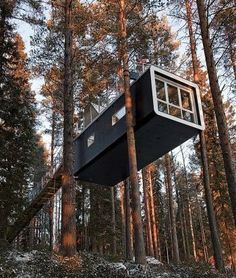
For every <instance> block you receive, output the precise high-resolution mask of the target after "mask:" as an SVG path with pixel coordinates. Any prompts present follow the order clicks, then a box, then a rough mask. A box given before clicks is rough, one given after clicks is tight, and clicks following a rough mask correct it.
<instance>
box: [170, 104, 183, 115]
mask: <svg viewBox="0 0 236 278" xmlns="http://www.w3.org/2000/svg"><path fill="white" fill-rule="evenodd" d="M169 113H170V115H171V116H175V117H178V118H181V111H180V109H179V108H177V107H174V106H171V105H169Z"/></svg>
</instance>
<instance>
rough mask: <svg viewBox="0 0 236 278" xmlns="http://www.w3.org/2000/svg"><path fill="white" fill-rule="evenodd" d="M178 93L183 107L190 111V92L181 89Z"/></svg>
mask: <svg viewBox="0 0 236 278" xmlns="http://www.w3.org/2000/svg"><path fill="white" fill-rule="evenodd" d="M180 93H181V100H182V106H183V108H185V109H188V110H191V111H192V105H191V98H190V93H189V92H186V91H183V90H180Z"/></svg>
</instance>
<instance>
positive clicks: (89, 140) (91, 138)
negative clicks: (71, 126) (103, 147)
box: [87, 133, 95, 147]
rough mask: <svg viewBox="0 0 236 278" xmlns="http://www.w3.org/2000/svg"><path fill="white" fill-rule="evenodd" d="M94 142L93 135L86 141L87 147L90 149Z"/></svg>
mask: <svg viewBox="0 0 236 278" xmlns="http://www.w3.org/2000/svg"><path fill="white" fill-rule="evenodd" d="M94 140H95V135H94V133H93V134H92V135H90V136H89V137H88V139H87V146H88V147H90V146H91V145H92V144H93V143H94Z"/></svg>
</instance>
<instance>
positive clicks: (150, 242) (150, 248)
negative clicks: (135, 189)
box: [142, 167, 154, 257]
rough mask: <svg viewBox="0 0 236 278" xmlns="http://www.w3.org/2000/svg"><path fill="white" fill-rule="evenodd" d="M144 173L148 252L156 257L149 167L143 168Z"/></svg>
mask: <svg viewBox="0 0 236 278" xmlns="http://www.w3.org/2000/svg"><path fill="white" fill-rule="evenodd" d="M142 175H143V194H144V207H145V218H146V227H147V232H146V234H147V235H146V236H147V253H148V255H149V256H152V257H154V247H153V240H152V227H151V217H150V203H149V199H150V197H149V190H150V188H149V182H148V169H147V167H145V168H144V169H143V170H142Z"/></svg>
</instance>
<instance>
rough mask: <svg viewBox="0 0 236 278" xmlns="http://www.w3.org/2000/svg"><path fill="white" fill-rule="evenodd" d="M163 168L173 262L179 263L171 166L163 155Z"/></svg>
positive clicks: (168, 159) (167, 156) (168, 157)
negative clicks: (164, 171)
mask: <svg viewBox="0 0 236 278" xmlns="http://www.w3.org/2000/svg"><path fill="white" fill-rule="evenodd" d="M165 168H166V180H167V190H168V192H167V193H168V201H169V213H170V223H171V234H172V244H173V261H174V262H175V263H179V245H178V238H177V231H176V221H175V213H174V207H173V191H172V190H173V188H172V181H171V166H170V156H169V154H166V155H165Z"/></svg>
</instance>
